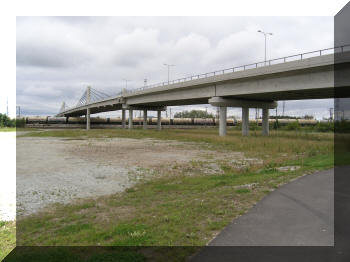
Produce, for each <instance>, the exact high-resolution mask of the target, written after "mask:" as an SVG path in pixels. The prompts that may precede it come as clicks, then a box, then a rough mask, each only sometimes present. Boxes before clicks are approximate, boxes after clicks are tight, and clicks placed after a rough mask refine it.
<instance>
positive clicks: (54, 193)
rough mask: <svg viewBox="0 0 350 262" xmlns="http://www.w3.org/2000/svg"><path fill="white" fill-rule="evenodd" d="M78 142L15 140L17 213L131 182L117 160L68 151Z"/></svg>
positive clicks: (102, 192)
mask: <svg viewBox="0 0 350 262" xmlns="http://www.w3.org/2000/svg"><path fill="white" fill-rule="evenodd" d="M77 142H78V141H67V140H63V139H55V138H49V139H47V138H30V137H24V138H18V139H17V216H22V215H29V214H32V213H35V212H37V211H38V210H39V209H40V208H43V207H45V206H47V205H48V204H51V203H55V202H60V203H68V202H70V201H72V200H73V199H77V198H84V197H96V196H101V195H106V194H111V193H115V192H120V191H123V190H124V189H125V188H126V187H128V186H130V185H131V184H132V182H131V181H130V179H129V176H128V174H129V172H130V169H127V168H124V167H121V166H118V163H117V162H116V163H115V165H110V164H109V165H103V164H101V163H96V162H94V161H86V160H84V159H81V158H80V157H79V156H78V155H72V154H67V153H66V151H67V149H68V148H70V147H72V146H75V144H76V143H77ZM80 142H82V141H80ZM83 142H84V141H83Z"/></svg>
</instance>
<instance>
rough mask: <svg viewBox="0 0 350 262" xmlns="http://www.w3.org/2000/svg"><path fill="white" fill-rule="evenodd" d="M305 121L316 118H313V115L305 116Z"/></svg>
mask: <svg viewBox="0 0 350 262" xmlns="http://www.w3.org/2000/svg"><path fill="white" fill-rule="evenodd" d="M304 119H309V120H310V119H314V116H312V115H305V116H304Z"/></svg>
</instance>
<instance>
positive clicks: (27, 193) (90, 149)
mask: <svg viewBox="0 0 350 262" xmlns="http://www.w3.org/2000/svg"><path fill="white" fill-rule="evenodd" d="M16 150H17V155H16V156H17V166H16V171H17V216H18V217H17V218H20V217H21V216H26V215H29V214H32V213H35V212H37V211H39V210H40V209H41V208H44V207H46V206H48V205H49V204H51V203H57V202H59V203H69V202H71V201H74V200H76V199H79V198H86V197H97V196H101V195H108V194H112V193H116V192H121V191H123V190H125V189H126V188H128V187H130V186H132V185H133V184H134V183H136V182H137V181H138V180H139V179H143V178H146V179H148V178H152V177H153V176H155V175H162V174H166V175H177V174H178V173H179V172H182V171H183V170H185V172H186V175H187V174H188V175H192V174H198V172H200V173H201V174H208V175H213V174H218V173H222V172H223V171H222V169H221V166H220V163H221V162H222V161H226V163H232V166H234V167H244V166H246V165H247V164H249V163H250V162H254V163H257V162H259V161H258V160H257V159H248V158H244V156H243V154H242V153H239V152H219V151H214V150H209V149H208V150H203V148H200V147H199V146H198V144H194V143H183V142H177V141H162V140H154V139H129V138H105V139H81V138H77V139H67V138H44V137H17V142H16Z"/></svg>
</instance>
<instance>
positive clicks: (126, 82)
mask: <svg viewBox="0 0 350 262" xmlns="http://www.w3.org/2000/svg"><path fill="white" fill-rule="evenodd" d="M123 80H124V81H125V89H128V81H130V80H127V79H123Z"/></svg>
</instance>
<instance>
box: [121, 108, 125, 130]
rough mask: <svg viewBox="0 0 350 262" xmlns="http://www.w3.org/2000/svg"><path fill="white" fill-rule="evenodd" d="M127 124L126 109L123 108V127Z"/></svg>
mask: <svg viewBox="0 0 350 262" xmlns="http://www.w3.org/2000/svg"><path fill="white" fill-rule="evenodd" d="M125 126H126V119H125V109H122V128H125Z"/></svg>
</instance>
